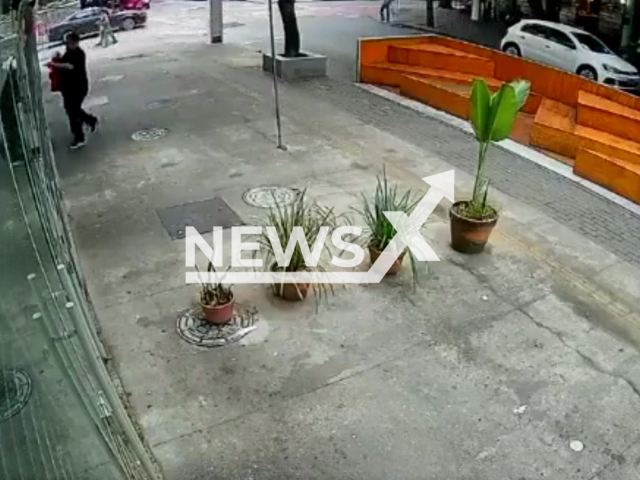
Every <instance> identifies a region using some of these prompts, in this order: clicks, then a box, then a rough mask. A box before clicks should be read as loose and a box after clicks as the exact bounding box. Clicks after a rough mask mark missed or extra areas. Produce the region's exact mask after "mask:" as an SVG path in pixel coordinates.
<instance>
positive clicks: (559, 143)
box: [529, 122, 578, 158]
mask: <svg viewBox="0 0 640 480" xmlns="http://www.w3.org/2000/svg"><path fill="white" fill-rule="evenodd" d="M529 141H530V144H531V145H532V146H534V147H538V148H542V149H544V150H548V151H550V152H553V153H557V154H558V155H562V156H564V157H569V158H574V157H575V156H576V152H577V150H578V140H577V138H576V136H575V134H574V133H572V132H569V131H567V130H560V129H557V128H553V127H550V126H548V125H544V124H540V123H535V122H534V124H533V128H532V130H531V138H530V140H529Z"/></svg>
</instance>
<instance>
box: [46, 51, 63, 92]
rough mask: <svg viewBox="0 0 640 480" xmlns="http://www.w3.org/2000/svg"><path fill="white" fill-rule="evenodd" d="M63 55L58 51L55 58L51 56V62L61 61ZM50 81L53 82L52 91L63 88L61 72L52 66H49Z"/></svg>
mask: <svg viewBox="0 0 640 480" xmlns="http://www.w3.org/2000/svg"><path fill="white" fill-rule="evenodd" d="M61 57H62V55H60V52H56V54H55V55H54V56H53V58H51V63H55V62H59V61H60V58H61ZM49 83H50V84H51V91H52V92H59V91H60V90H61V85H60V72H59V71H58V70H56V69H55V68H53V67H51V66H49Z"/></svg>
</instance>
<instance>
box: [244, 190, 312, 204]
mask: <svg viewBox="0 0 640 480" xmlns="http://www.w3.org/2000/svg"><path fill="white" fill-rule="evenodd" d="M299 194H300V191H299V190H296V189H293V188H288V187H279V186H276V185H273V186H263V187H255V188H251V189H249V190H247V191H246V192H244V194H243V195H242V199H243V200H244V202H245V203H246V204H247V205H251V206H252V207H258V208H271V207H275V206H276V205H280V206H284V205H291V204H292V203H293V202H295V201H296V199H297V198H298V195H299Z"/></svg>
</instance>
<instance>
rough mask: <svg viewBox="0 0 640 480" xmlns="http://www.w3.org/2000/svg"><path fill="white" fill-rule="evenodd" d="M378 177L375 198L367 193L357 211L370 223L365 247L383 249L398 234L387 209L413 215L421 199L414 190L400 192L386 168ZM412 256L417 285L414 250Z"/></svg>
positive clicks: (367, 223)
mask: <svg viewBox="0 0 640 480" xmlns="http://www.w3.org/2000/svg"><path fill="white" fill-rule="evenodd" d="M376 179H377V185H376V191H375V193H374V195H373V198H369V197H367V196H366V195H365V194H364V193H363V194H361V196H362V205H361V207H360V208H354V210H355V211H356V212H357V213H359V214H360V215H361V216H362V218H363V219H364V222H365V225H366V235H365V237H364V242H362V243H363V246H365V247H371V248H373V249H375V250H378V251H380V252H381V251H383V250H384V249H385V248H387V246H388V245H389V243H390V242H391V240H392V239H393V237H395V236H396V233H398V232H397V231H396V229H395V228H394V226H393V224H392V223H391V222H390V221H389V219H388V218H387V217H386V215H385V214H384V212H404V213H406V214H407V215H411V212H413V209H414V208H415V207H416V205H417V204H418V202H419V200H420V199H419V198H416V197H415V196H414V195H413V194H412V192H411V190H407V191H405V192H404V193H402V192H399V191H398V186H397V185H395V184H391V183H389V180H388V178H387V171H386V168H383V170H382V177H380V176H379V175H378V176H377V177H376ZM409 259H410V261H411V271H412V273H413V279H414V285H415V282H417V279H418V274H417V263H416V259H415V257H414V255H413V253H412V252H411V251H410V250H409Z"/></svg>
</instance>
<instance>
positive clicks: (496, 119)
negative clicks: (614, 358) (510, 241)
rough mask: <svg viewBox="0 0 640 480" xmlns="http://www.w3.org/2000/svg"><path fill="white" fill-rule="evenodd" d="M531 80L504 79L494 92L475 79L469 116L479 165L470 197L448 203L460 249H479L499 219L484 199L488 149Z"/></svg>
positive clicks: (504, 132)
mask: <svg viewBox="0 0 640 480" xmlns="http://www.w3.org/2000/svg"><path fill="white" fill-rule="evenodd" d="M529 86H530V83H529V82H528V81H526V80H516V81H513V82H511V83H504V84H502V85H501V86H500V89H499V90H498V91H497V92H496V93H494V94H493V95H492V94H491V92H490V91H489V87H488V85H487V82H486V81H485V80H475V81H474V82H473V87H472V91H471V108H470V112H469V117H470V121H471V125H472V126H473V130H474V131H475V134H476V140H477V141H478V165H477V169H476V178H475V183H474V186H473V195H472V198H471V200H463V201H459V202H455V203H454V204H453V205H452V206H451V210H450V212H449V214H450V215H449V216H450V219H451V246H452V247H453V249H454V250H457V251H459V252H462V253H480V252H482V251H483V250H484V247H485V245H486V243H487V241H488V240H489V235H490V234H491V231H492V230H493V227H495V225H496V223H497V222H498V212H497V210H496V209H495V208H494V207H492V206H491V205H489V204H488V203H487V195H488V192H489V179H488V178H486V177H485V164H486V160H487V151H488V149H489V145H491V142H499V141H500V140H504V139H506V138H508V137H509V135H510V134H511V128H512V126H513V122H514V121H515V119H516V115H517V114H518V111H519V110H520V108H522V106H523V105H524V103H525V102H526V101H527V97H528V96H529Z"/></svg>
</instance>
